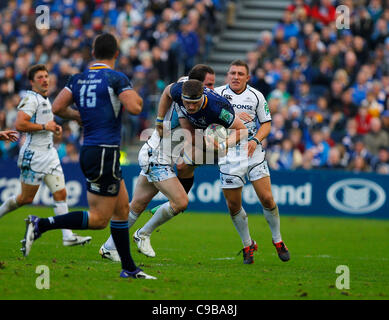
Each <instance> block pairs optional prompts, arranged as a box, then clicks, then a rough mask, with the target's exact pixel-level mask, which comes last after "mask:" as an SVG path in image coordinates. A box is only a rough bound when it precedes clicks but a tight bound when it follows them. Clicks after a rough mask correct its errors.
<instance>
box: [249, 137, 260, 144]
mask: <svg viewBox="0 0 389 320" xmlns="http://www.w3.org/2000/svg"><path fill="white" fill-rule="evenodd" d="M251 140H253V141H255V142H256V144H261V141H259V140H258V139H257V138H256V137H252V138H251V139H250V141H251Z"/></svg>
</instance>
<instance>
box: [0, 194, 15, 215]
mask: <svg viewBox="0 0 389 320" xmlns="http://www.w3.org/2000/svg"><path fill="white" fill-rule="evenodd" d="M19 207H20V206H19V205H18V203H17V202H16V196H12V197H10V198H8V199H7V200H5V202H4V203H3V204H2V205H1V206H0V218H1V217H3V216H5V215H6V214H7V213H8V212H11V211H14V210H15V209H17V208H19Z"/></svg>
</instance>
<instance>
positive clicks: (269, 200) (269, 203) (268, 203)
mask: <svg viewBox="0 0 389 320" xmlns="http://www.w3.org/2000/svg"><path fill="white" fill-rule="evenodd" d="M261 204H262V206H263V207H265V208H274V207H275V206H276V203H275V202H274V198H273V196H272V195H268V196H264V197H261Z"/></svg>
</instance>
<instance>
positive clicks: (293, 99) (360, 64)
mask: <svg viewBox="0 0 389 320" xmlns="http://www.w3.org/2000/svg"><path fill="white" fill-rule="evenodd" d="M228 1H229V0H131V1H126V0H117V1H110V0H109V1H106V0H89V1H87V0H77V1H76V0H35V1H34V0H30V1H28V0H10V1H1V3H0V130H2V129H5V128H12V127H13V123H14V121H15V117H16V112H17V111H16V109H15V106H16V105H17V104H18V102H19V100H20V95H22V94H23V91H25V90H26V89H28V87H29V83H28V80H27V78H26V70H27V69H28V67H29V66H30V65H32V64H35V63H44V64H46V65H47V66H48V68H49V70H50V77H51V93H50V98H51V100H52V99H53V98H54V97H55V95H56V94H57V93H58V91H59V90H60V89H61V88H63V87H64V86H65V84H66V82H67V79H68V77H69V75H71V74H73V73H76V72H79V71H82V70H84V69H85V68H86V67H87V65H88V63H89V62H90V61H91V59H92V58H91V55H90V48H91V44H92V41H93V39H94V37H95V36H96V34H99V33H101V32H103V31H109V32H112V33H114V34H115V35H116V36H117V37H118V39H119V40H120V49H121V53H120V58H119V62H118V66H117V69H118V70H120V71H122V72H124V73H125V74H127V75H128V77H129V78H130V79H131V81H132V83H133V85H134V88H135V89H136V90H137V91H138V92H139V94H140V95H141V96H142V98H143V99H144V111H143V112H142V114H141V115H140V117H132V116H130V115H128V116H127V117H126V118H125V119H124V121H125V123H124V126H123V130H124V139H123V142H124V149H125V148H127V147H128V145H129V142H131V141H133V140H134V139H136V137H137V135H138V134H139V133H140V132H141V131H142V130H143V129H144V128H148V127H152V126H153V122H154V119H155V111H156V107H157V103H158V99H159V96H160V94H161V90H163V88H164V86H165V85H166V84H168V83H170V82H173V81H175V80H176V79H177V77H178V76H180V75H182V74H185V73H186V72H187V71H188V70H189V69H190V68H191V67H192V66H193V65H194V64H195V63H197V62H202V63H204V62H206V59H207V56H208V54H209V51H210V49H211V47H212V39H213V36H214V35H215V34H217V32H218V31H220V22H221V20H222V18H221V17H222V14H223V12H224V11H225V8H226V5H227V3H228ZM230 1H232V0H230ZM235 2H236V1H235ZM41 4H44V5H49V6H50V18H51V21H50V29H49V30H38V29H36V27H35V19H36V16H37V14H36V13H35V8H36V7H37V6H38V5H41ZM339 5H345V6H346V7H347V8H348V12H347V11H346V12H345V11H343V12H345V14H347V13H349V17H347V16H345V17H344V19H343V18H342V17H339V15H338V14H337V12H336V8H337V6H339ZM339 22H340V23H341V24H342V23H343V28H337V24H339ZM347 23H349V26H348V25H347ZM341 27H342V25H341ZM258 36H259V38H258V39H259V40H258V43H257V45H256V47H255V49H253V50H251V51H250V52H248V53H247V62H248V64H249V67H250V72H251V80H250V84H251V85H252V86H253V87H255V88H257V89H258V90H260V91H261V92H262V93H263V94H264V96H265V97H266V98H267V100H268V103H269V107H270V109H271V112H272V115H273V124H272V131H271V133H270V135H269V137H268V139H267V140H266V141H265V142H264V144H265V146H266V149H267V150H268V153H267V156H268V161H269V165H270V167H271V168H272V169H273V170H279V169H298V168H302V169H311V168H329V169H343V170H351V171H354V172H368V171H373V172H379V173H382V174H389V1H388V0H339V1H335V0H334V1H332V0H293V1H291V4H290V5H289V6H288V7H287V8H286V10H285V12H284V15H283V18H282V19H281V20H280V21H279V23H277V24H276V26H275V27H274V29H273V30H269V31H263V32H258ZM57 120H58V121H60V119H57ZM62 125H63V137H62V138H61V139H59V140H58V141H56V144H57V147H58V151H59V154H60V157H61V159H62V160H63V161H64V162H77V161H78V148H79V145H80V128H79V127H78V126H77V125H76V124H75V123H73V122H63V123H62ZM57 139H58V138H57ZM22 141H23V139H22V140H21V141H19V142H18V143H9V142H4V141H1V142H0V158H1V159H7V158H10V159H15V157H16V156H17V153H18V150H19V146H20V144H21V143H22Z"/></svg>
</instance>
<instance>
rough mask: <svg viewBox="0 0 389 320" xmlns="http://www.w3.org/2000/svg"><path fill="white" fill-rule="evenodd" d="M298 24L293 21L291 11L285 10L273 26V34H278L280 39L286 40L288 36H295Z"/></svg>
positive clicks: (297, 31)
mask: <svg viewBox="0 0 389 320" xmlns="http://www.w3.org/2000/svg"><path fill="white" fill-rule="evenodd" d="M298 33H299V26H298V24H297V23H296V22H294V21H293V12H291V11H289V10H286V11H284V16H283V18H282V20H281V21H280V22H279V23H277V24H276V25H275V27H274V28H273V35H274V36H277V35H280V36H281V37H282V40H285V41H287V40H288V39H289V38H290V37H297V35H298Z"/></svg>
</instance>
